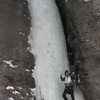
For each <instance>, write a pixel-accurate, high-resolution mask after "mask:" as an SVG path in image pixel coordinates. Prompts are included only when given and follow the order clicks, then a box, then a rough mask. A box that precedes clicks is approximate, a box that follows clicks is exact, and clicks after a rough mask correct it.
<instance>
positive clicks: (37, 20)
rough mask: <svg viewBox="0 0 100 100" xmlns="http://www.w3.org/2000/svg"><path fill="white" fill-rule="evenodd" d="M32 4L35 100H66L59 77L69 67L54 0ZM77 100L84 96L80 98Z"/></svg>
mask: <svg viewBox="0 0 100 100" xmlns="http://www.w3.org/2000/svg"><path fill="white" fill-rule="evenodd" d="M29 7H30V12H31V16H32V28H31V34H30V37H29V43H30V45H31V48H32V50H31V52H32V53H33V54H34V56H35V60H36V61H35V70H34V74H33V77H34V78H35V82H36V89H35V90H34V91H35V95H36V100H41V99H44V100H63V98H62V93H63V90H64V82H62V81H61V80H60V74H61V73H62V72H64V71H65V70H66V69H69V66H68V59H67V50H66V42H65V37H64V32H63V27H62V23H61V19H60V15H59V12H58V9H57V6H56V4H55V0H29ZM76 94H77V92H76ZM77 95H78V94H77ZM69 100H71V99H69ZM77 100H83V99H81V97H78V98H77Z"/></svg>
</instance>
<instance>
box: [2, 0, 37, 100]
mask: <svg viewBox="0 0 100 100" xmlns="http://www.w3.org/2000/svg"><path fill="white" fill-rule="evenodd" d="M29 33H30V16H29V10H28V4H27V1H26V0H0V100H11V99H8V98H11V97H12V98H13V99H14V100H30V98H32V94H31V93H32V92H31V90H30V88H34V87H35V82H34V79H33V77H32V70H33V69H34V57H33V55H32V54H31V53H30V52H29V50H28V48H30V46H29V44H28V35H29ZM8 62H9V63H8ZM11 64H12V65H11ZM14 66H15V67H14ZM13 67H14V68H13ZM8 86H13V87H14V89H13V90H12V89H7V87H8ZM16 91H17V93H16ZM18 92H19V93H18Z"/></svg>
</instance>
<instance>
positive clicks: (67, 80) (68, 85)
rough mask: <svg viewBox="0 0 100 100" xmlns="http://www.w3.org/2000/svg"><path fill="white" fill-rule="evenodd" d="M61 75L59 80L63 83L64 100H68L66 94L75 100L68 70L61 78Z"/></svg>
mask: <svg viewBox="0 0 100 100" xmlns="http://www.w3.org/2000/svg"><path fill="white" fill-rule="evenodd" d="M62 75H63V74H61V76H60V78H61V80H62V81H65V89H64V92H63V95H62V96H63V98H64V100H68V99H67V97H66V94H70V95H71V98H72V100H75V98H74V90H73V83H72V80H71V76H70V73H69V72H68V70H66V71H65V76H62Z"/></svg>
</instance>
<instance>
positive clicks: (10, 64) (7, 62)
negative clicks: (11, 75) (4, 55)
mask: <svg viewBox="0 0 100 100" xmlns="http://www.w3.org/2000/svg"><path fill="white" fill-rule="evenodd" d="M3 62H4V63H6V64H7V65H9V66H10V67H12V68H16V67H18V66H17V65H13V64H12V60H9V61H3Z"/></svg>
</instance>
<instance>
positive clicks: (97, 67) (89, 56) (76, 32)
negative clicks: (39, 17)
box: [56, 0, 100, 100]
mask: <svg viewBox="0 0 100 100" xmlns="http://www.w3.org/2000/svg"><path fill="white" fill-rule="evenodd" d="M56 3H57V5H58V8H59V11H60V14H61V18H62V22H63V25H64V31H65V35H66V39H67V45H68V55H69V61H70V66H72V67H73V66H74V67H73V68H76V67H79V73H80V75H81V85H80V88H81V90H82V91H83V93H84V96H85V98H86V100H100V0H90V1H88V2H85V1H84V0H68V1H66V0H56Z"/></svg>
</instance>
